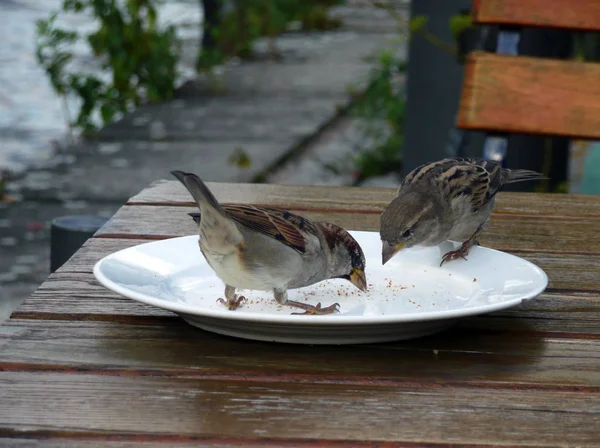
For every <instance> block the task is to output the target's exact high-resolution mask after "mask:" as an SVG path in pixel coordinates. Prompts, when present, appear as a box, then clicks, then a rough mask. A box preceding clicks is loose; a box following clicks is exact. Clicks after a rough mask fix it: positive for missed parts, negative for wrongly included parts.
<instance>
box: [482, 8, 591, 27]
mask: <svg viewBox="0 0 600 448" xmlns="http://www.w3.org/2000/svg"><path fill="white" fill-rule="evenodd" d="M473 22H474V23H479V24H482V25H508V26H519V27H521V26H522V27H526V26H534V27H550V28H566V29H574V30H581V31H594V30H600V2H598V1H594V0H591V1H590V0H574V1H571V2H568V3H565V1H564V0H474V1H473Z"/></svg>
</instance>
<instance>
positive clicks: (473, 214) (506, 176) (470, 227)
mask: <svg viewBox="0 0 600 448" xmlns="http://www.w3.org/2000/svg"><path fill="white" fill-rule="evenodd" d="M544 178H545V176H543V175H542V174H540V173H536V172H535V171H529V170H509V169H506V168H502V165H501V164H500V163H499V162H493V161H491V162H490V161H486V160H483V159H479V158H477V159H468V158H462V157H454V158H448V159H443V160H439V161H437V162H432V163H428V164H425V165H421V166H419V167H418V168H415V169H414V170H413V171H411V172H410V173H408V175H407V176H406V177H405V178H404V180H403V181H402V184H401V185H400V187H399V188H398V192H397V194H396V197H395V198H394V199H393V200H392V202H391V203H390V204H389V205H388V206H387V208H386V209H385V210H384V211H383V213H382V215H381V227H380V231H379V233H380V235H381V243H382V249H381V257H382V263H383V264H385V263H387V262H388V261H389V260H390V259H391V258H392V257H393V256H394V255H395V254H396V253H397V252H398V251H399V250H401V249H403V248H409V247H412V246H415V245H423V246H437V245H439V244H441V243H443V242H444V241H446V240H457V241H463V243H462V245H461V246H460V248H459V249H458V250H453V251H450V252H448V253H446V254H445V255H444V256H443V257H442V262H441V264H440V265H442V264H444V263H445V262H447V261H451V260H456V259H458V258H464V259H465V260H466V256H467V254H468V253H469V249H470V248H471V247H472V246H473V245H478V244H479V242H478V241H477V238H478V237H479V235H480V234H481V233H482V232H483V231H485V230H487V227H488V224H489V220H490V215H491V213H492V209H493V207H494V201H495V196H496V193H497V192H498V191H499V190H500V189H501V188H502V186H503V185H504V184H509V183H514V182H522V181H527V180H536V179H544Z"/></svg>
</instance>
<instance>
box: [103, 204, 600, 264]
mask: <svg viewBox="0 0 600 448" xmlns="http://www.w3.org/2000/svg"><path fill="white" fill-rule="evenodd" d="M291 210H292V211H295V212H297V213H299V214H301V215H302V216H305V217H307V218H309V219H313V220H316V221H327V222H331V223H333V224H336V225H339V226H342V227H344V228H346V229H348V230H370V231H378V229H379V214H372V213H370V214H366V213H349V212H348V213H341V212H329V213H328V212H320V211H317V212H315V211H297V210H295V209H294V208H292V209H291ZM193 211H197V209H196V208H194V207H172V206H125V207H122V208H121V209H120V210H119V211H118V212H117V213H116V214H115V215H114V216H113V217H112V218H111V219H110V221H108V222H107V223H106V224H105V225H104V226H103V227H102V228H101V229H100V230H99V231H98V232H97V233H96V236H103V237H107V236H109V237H113V238H123V237H142V238H144V237H145V238H150V239H157V238H161V237H173V236H183V235H194V234H197V233H198V231H197V227H196V224H195V223H194V221H193V220H192V219H191V218H190V217H189V216H188V215H187V214H188V213H189V212H193ZM596 228H597V230H598V231H594V229H596ZM480 241H481V244H482V245H484V246H486V247H491V248H494V249H499V250H504V251H515V250H521V251H537V252H546V251H548V252H557V251H560V252H577V253H588V254H590V253H591V254H600V221H596V220H595V219H593V218H582V219H578V220H571V219H568V218H556V219H542V218H539V217H534V216H508V215H495V216H493V217H492V222H491V224H490V227H489V229H488V231H487V232H485V233H484V234H483V235H482V236H481V238H480Z"/></svg>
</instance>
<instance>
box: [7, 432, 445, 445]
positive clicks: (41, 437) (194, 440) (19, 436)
mask: <svg viewBox="0 0 600 448" xmlns="http://www.w3.org/2000/svg"><path fill="white" fill-rule="evenodd" d="M0 433H6V434H7V435H9V434H10V435H11V436H12V435H13V434H14V436H13V437H0V447H7V448H81V447H85V448H100V447H101V448H170V447H173V446H175V447H177V448H181V447H187V446H190V447H191V446H193V447H202V448H209V447H218V448H240V447H242V446H243V447H244V448H246V447H249V448H256V447H264V446H276V447H281V448H287V447H289V448H321V447H323V446H326V447H327V448H350V447H351V448H362V447H369V448H371V447H373V445H372V444H371V443H369V442H362V441H350V442H347V441H343V440H339V441H338V440H328V441H326V442H321V441H318V440H300V439H279V440H277V441H274V440H268V439H267V440H265V439H261V438H259V437H255V438H254V439H251V438H248V437H244V438H239V437H230V438H224V437H220V436H218V435H217V436H212V437H193V436H191V437H185V436H179V435H177V434H160V435H153V434H147V435H145V434H131V433H121V432H119V433H115V432H111V433H107V432H105V431H93V432H92V431H86V432H77V433H76V432H72V431H68V430H67V431H60V430H59V431H10V430H8V431H7V430H4V431H3V430H2V429H0ZM48 437H52V438H50V439H49V438H48ZM67 437H69V438H67ZM324 443H326V445H324ZM411 445H412V448H418V447H419V445H415V444H411ZM445 446H447V445H445ZM377 447H378V448H397V447H398V445H396V444H393V443H386V442H378V443H377Z"/></svg>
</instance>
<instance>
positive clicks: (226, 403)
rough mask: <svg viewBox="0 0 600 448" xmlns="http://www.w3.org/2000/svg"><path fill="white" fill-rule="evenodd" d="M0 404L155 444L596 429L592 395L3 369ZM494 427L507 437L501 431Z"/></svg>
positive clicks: (579, 437)
mask: <svg viewBox="0 0 600 448" xmlns="http://www.w3.org/2000/svg"><path fill="white" fill-rule="evenodd" d="M40 397H44V400H43V401H42V402H41V401H40ZM90 397H93V399H91V398H90ZM0 401H1V402H2V404H3V406H1V407H0V421H1V422H3V423H2V426H3V427H4V428H10V429H13V430H22V431H34V430H44V431H48V430H51V429H55V430H56V429H59V430H62V431H65V430H66V431H72V432H85V431H104V432H112V431H114V432H129V433H138V434H139V433H141V434H147V435H148V434H155V435H156V437H157V440H160V437H162V436H163V435H169V438H171V437H172V435H174V434H177V435H179V436H181V437H189V436H198V437H207V436H219V437H224V438H228V437H246V438H250V439H256V438H257V437H260V438H263V439H264V440H265V442H266V441H267V440H271V443H273V444H275V445H277V440H278V439H289V438H292V439H294V438H298V439H305V440H306V439H308V440H311V439H312V440H315V439H324V441H327V440H351V441H353V440H361V441H376V440H381V441H406V442H417V443H441V442H446V443H447V441H448V440H451V441H452V443H454V444H461V443H462V444H465V443H472V444H482V445H495V444H498V445H500V444H502V445H506V444H511V443H512V444H523V445H525V444H532V445H536V446H556V445H563V446H564V445H567V444H571V445H580V446H581V445H586V444H593V443H596V442H597V441H598V432H599V431H600V394H598V393H591V392H590V393H579V392H562V391H559V392H555V391H544V392H543V393H542V392H540V391H537V390H536V391H523V390H519V391H510V390H495V389H486V388H477V389H469V388H459V387H439V386H424V387H415V386H413V385H407V386H403V385H395V386H371V385H368V384H361V385H346V384H312V383H311V382H302V383H293V382H289V381H279V382H262V381H250V382H246V381H242V382H240V381H226V380H222V381H218V380H213V381H202V380H198V379H195V378H191V379H184V378H160V377H154V378H152V377H139V376H135V377H125V376H110V375H86V374H72V375H64V374H52V373H45V372H44V373H23V372H3V373H0ZM51 410H55V411H51ZM465 415H468V416H469V418H468V419H465ZM292 421H293V424H290V423H289V422H292ZM498 422H502V426H503V427H506V428H510V431H499V430H498ZM273 439H275V440H273ZM242 446H243V443H242Z"/></svg>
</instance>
